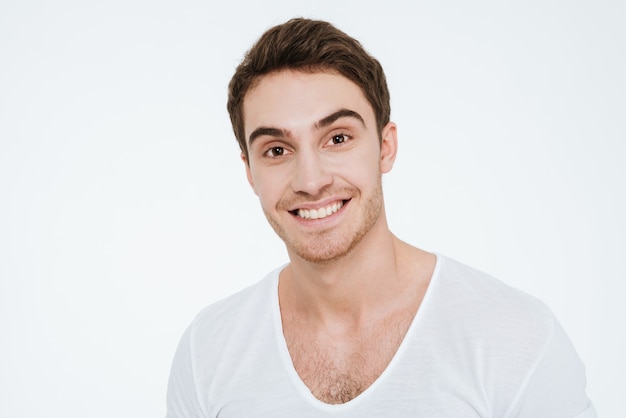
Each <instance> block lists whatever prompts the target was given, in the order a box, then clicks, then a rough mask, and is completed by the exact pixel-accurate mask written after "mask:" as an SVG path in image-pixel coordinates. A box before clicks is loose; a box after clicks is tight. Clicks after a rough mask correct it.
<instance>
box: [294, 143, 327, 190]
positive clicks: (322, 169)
mask: <svg viewBox="0 0 626 418" xmlns="http://www.w3.org/2000/svg"><path fill="white" fill-rule="evenodd" d="M295 162H296V164H295V165H294V171H295V172H294V173H293V180H292V188H293V191H294V192H296V193H297V192H301V193H306V194H308V195H310V196H316V195H318V194H319V193H320V192H321V191H322V190H324V188H326V187H327V186H329V185H330V184H331V183H332V178H333V177H332V173H331V170H330V167H328V164H327V162H325V161H324V158H323V156H322V155H320V153H319V152H315V151H311V152H300V153H299V154H298V155H297V156H296V160H295Z"/></svg>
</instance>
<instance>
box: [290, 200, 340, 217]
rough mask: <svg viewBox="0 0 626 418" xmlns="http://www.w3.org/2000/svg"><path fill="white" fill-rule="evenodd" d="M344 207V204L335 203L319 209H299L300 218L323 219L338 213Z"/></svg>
mask: <svg viewBox="0 0 626 418" xmlns="http://www.w3.org/2000/svg"><path fill="white" fill-rule="evenodd" d="M342 206H343V202H335V203H333V204H331V205H328V206H325V207H323V208H319V209H298V216H299V217H301V218H304V219H322V218H325V217H327V216H329V215H332V214H333V213H335V212H337V211H338V210H339V209H341V207H342Z"/></svg>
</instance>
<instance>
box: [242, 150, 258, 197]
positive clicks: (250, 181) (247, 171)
mask: <svg viewBox="0 0 626 418" xmlns="http://www.w3.org/2000/svg"><path fill="white" fill-rule="evenodd" d="M241 161H243V165H244V166H245V167H246V177H247V178H248V183H249V184H250V187H252V191H254V194H256V195H258V193H257V192H256V187H254V180H252V172H251V171H250V162H249V161H248V159H247V158H246V155H245V154H244V153H243V152H242V153H241Z"/></svg>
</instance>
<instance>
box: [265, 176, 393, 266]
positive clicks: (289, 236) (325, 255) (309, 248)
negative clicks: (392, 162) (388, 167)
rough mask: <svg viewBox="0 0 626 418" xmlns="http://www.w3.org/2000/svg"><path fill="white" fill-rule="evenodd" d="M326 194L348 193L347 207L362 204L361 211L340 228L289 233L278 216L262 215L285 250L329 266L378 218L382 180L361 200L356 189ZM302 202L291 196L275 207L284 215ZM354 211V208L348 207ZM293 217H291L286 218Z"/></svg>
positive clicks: (309, 260)
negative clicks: (349, 198) (349, 197)
mask: <svg viewBox="0 0 626 418" xmlns="http://www.w3.org/2000/svg"><path fill="white" fill-rule="evenodd" d="M325 194H328V195H338V194H348V195H349V196H352V199H351V200H350V202H348V203H347V204H348V205H357V204H360V205H361V211H359V212H358V213H357V217H356V218H352V219H347V220H345V221H344V223H342V224H341V225H338V226H335V227H334V228H332V229H329V230H319V231H315V232H303V231H301V230H300V231H298V230H296V229H295V228H294V229H291V230H288V229H287V228H286V227H285V226H284V225H283V224H281V222H280V221H279V219H278V217H274V216H272V215H271V214H270V213H269V212H268V211H267V210H265V208H263V212H264V214H265V217H266V218H267V220H268V222H269V224H270V225H271V226H272V228H273V229H274V231H275V232H276V234H277V235H278V236H279V237H280V239H282V240H283V242H284V243H285V245H286V246H287V249H288V250H289V251H290V252H293V253H295V254H296V255H297V256H299V257H300V258H302V259H304V260H306V261H308V262H311V263H316V264H329V263H332V262H333V261H336V260H339V259H341V258H343V257H345V256H346V255H348V254H349V253H350V252H351V251H352V250H353V249H354V248H355V247H356V246H357V245H358V244H359V242H361V240H362V239H363V237H365V235H367V233H368V232H369V231H370V230H371V229H372V227H373V226H374V225H375V224H376V222H377V221H378V219H379V218H380V214H381V212H382V207H383V193H382V179H381V178H380V177H379V178H378V182H377V184H376V186H375V187H374V188H373V190H372V193H371V194H370V195H369V196H367V197H365V198H364V199H363V200H362V201H361V200H360V199H355V198H359V197H362V195H361V194H360V193H359V192H358V190H357V189H355V188H352V187H351V188H345V189H341V190H340V191H338V190H336V189H333V190H329V191H328V192H326V193H325ZM294 201H296V202H302V201H303V199H302V198H298V197H292V198H289V199H283V200H281V201H280V202H279V203H278V204H277V205H276V208H277V212H278V213H286V212H287V209H285V208H288V207H295V206H297V204H295V203H296V202H294ZM348 209H349V210H350V211H352V212H353V215H354V211H355V208H348ZM289 216H292V215H289Z"/></svg>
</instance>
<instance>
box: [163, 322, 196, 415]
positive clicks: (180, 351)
mask: <svg viewBox="0 0 626 418" xmlns="http://www.w3.org/2000/svg"><path fill="white" fill-rule="evenodd" d="M191 338H192V330H191V327H189V328H188V329H187V331H185V333H184V334H183V336H182V338H181V340H180V342H179V344H178V348H177V350H176V355H175V356H174V361H173V363H172V369H171V371H170V377H169V381H168V385H167V415H166V418H205V417H206V414H205V413H204V412H203V410H202V407H201V405H200V402H199V399H198V393H197V390H196V379H195V373H194V367H193V357H192V344H191Z"/></svg>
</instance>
